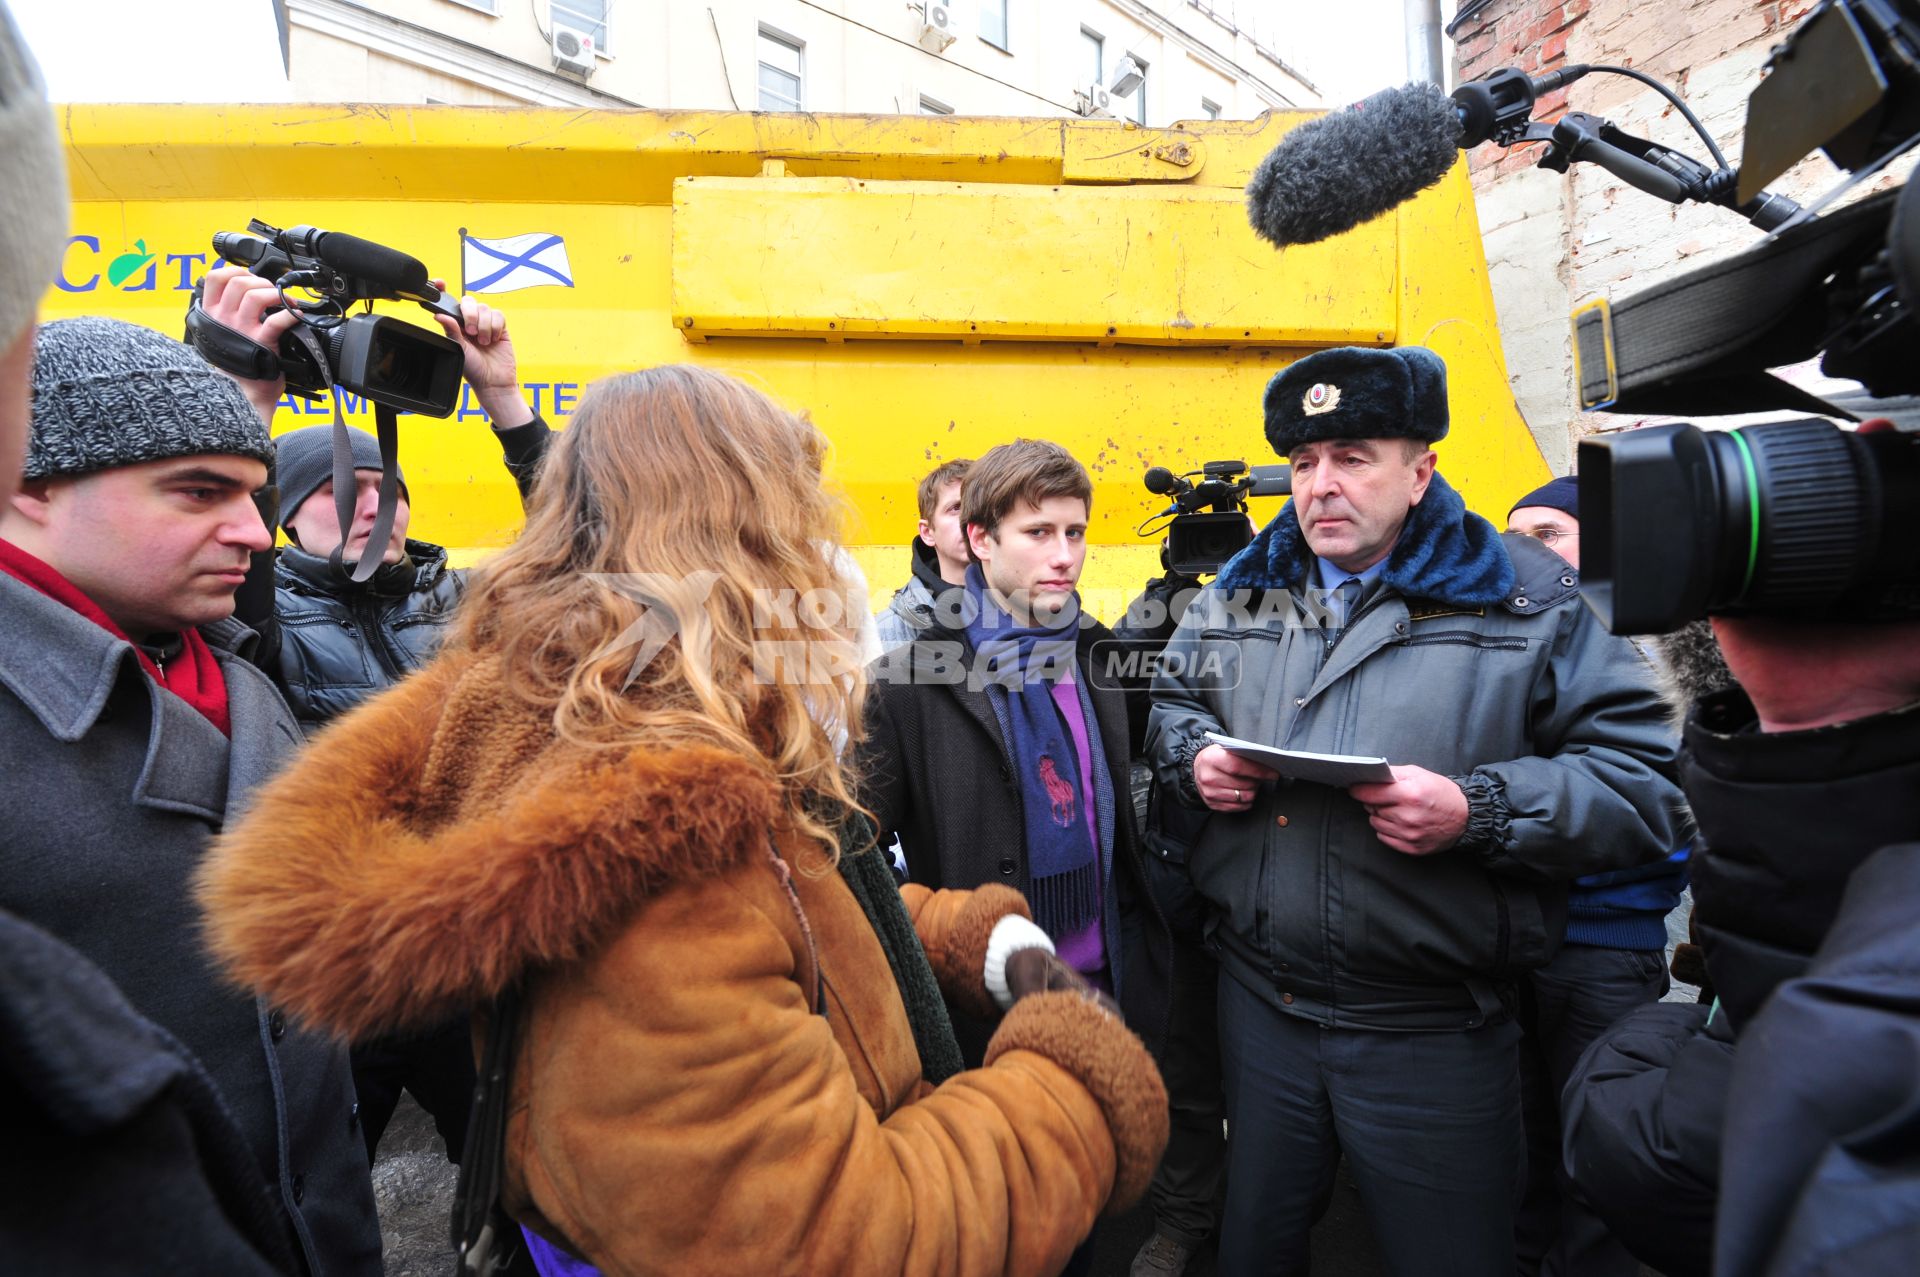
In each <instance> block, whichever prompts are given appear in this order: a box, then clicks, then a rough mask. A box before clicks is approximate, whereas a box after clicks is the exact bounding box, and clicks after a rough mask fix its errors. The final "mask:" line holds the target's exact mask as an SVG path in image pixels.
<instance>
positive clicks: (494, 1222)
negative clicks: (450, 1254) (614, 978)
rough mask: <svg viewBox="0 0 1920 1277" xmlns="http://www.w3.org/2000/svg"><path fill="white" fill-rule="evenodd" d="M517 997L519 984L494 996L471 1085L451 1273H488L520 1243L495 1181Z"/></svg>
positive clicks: (516, 1039) (503, 1143) (503, 1142)
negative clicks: (477, 1071) (484, 1047)
mask: <svg viewBox="0 0 1920 1277" xmlns="http://www.w3.org/2000/svg"><path fill="white" fill-rule="evenodd" d="M520 1002H521V992H520V986H519V985H512V986H510V987H509V988H508V989H507V990H506V991H505V992H503V993H502V994H501V995H500V996H499V997H498V998H496V999H495V1000H494V1004H493V1022H492V1024H491V1025H490V1026H489V1028H490V1029H491V1032H490V1033H489V1034H488V1037H487V1053H486V1057H485V1058H484V1059H483V1060H482V1061H481V1062H480V1076H479V1080H478V1082H476V1083H475V1085H474V1088H473V1109H472V1117H471V1119H470V1120H469V1121H468V1123H467V1145H466V1148H465V1150H464V1151H463V1152H462V1154H461V1157H460V1181H459V1186H458V1187H457V1188H456V1189H455V1190H454V1194H453V1250H454V1257H455V1265H454V1274H455V1277H492V1275H493V1274H494V1273H497V1272H499V1271H500V1269H501V1268H502V1267H504V1266H505V1264H506V1261H507V1259H508V1257H509V1256H511V1255H512V1253H513V1250H514V1247H516V1246H517V1245H519V1239H520V1232H519V1227H518V1226H517V1225H516V1224H514V1222H513V1221H512V1220H511V1219H508V1218H507V1216H506V1214H505V1213H504V1212H503V1211H501V1209H500V1183H501V1179H502V1178H503V1175H504V1172H505V1169H506V1161H507V1099H508V1093H509V1092H510V1091H511V1090H512V1089H513V1057H514V1052H515V1051H516V1050H517V1049H518V1047H519V1044H520V1020H521V1015H520Z"/></svg>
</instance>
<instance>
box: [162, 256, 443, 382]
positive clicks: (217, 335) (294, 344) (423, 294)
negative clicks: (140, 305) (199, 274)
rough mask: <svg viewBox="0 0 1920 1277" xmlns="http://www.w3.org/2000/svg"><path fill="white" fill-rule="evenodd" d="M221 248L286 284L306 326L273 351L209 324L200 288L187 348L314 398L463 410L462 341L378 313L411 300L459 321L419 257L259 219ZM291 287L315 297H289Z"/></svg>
mask: <svg viewBox="0 0 1920 1277" xmlns="http://www.w3.org/2000/svg"><path fill="white" fill-rule="evenodd" d="M213 251H214V252H216V253H218V254H219V255H220V257H221V258H222V259H223V260H225V261H227V262H230V263H232V264H233V265H235V266H244V267H246V268H247V269H248V270H250V271H252V272H253V273H254V274H256V275H258V276H260V277H261V278H262V279H266V280H270V281H272V282H273V283H275V284H277V285H279V287H280V296H281V301H282V302H283V303H285V306H286V308H287V309H289V310H293V311H295V312H297V313H298V314H299V315H300V323H299V324H298V325H296V326H295V327H294V328H292V329H291V330H289V331H288V332H287V333H286V334H285V335H284V336H282V337H281V339H280V347H279V349H278V350H277V351H273V350H268V349H266V348H265V347H263V346H260V345H258V344H256V343H254V342H251V341H248V340H247V339H246V338H244V337H242V336H241V335H240V334H238V333H236V332H234V331H233V330H231V329H229V328H227V327H225V326H223V325H221V324H217V323H215V322H214V321H213V320H211V319H209V318H208V317H207V314H206V312H205V311H204V310H202V309H201V308H200V290H199V289H198V288H196V289H194V294H193V301H192V302H191V303H190V304H189V305H188V308H187V342H188V344H189V345H191V346H193V347H194V348H195V349H197V350H199V352H200V353H201V355H203V356H204V357H205V358H206V359H207V361H208V362H209V363H211V364H213V365H214V366H216V367H218V368H223V369H225V370H226V371H228V372H230V373H232V374H233V375H234V376H236V377H242V378H246V379H249V380H258V381H272V380H274V379H275V378H278V377H282V376H284V377H285V378H286V380H287V389H288V390H289V391H291V392H292V393H294V394H297V395H301V396H304V397H306V398H309V399H318V398H320V397H322V396H324V395H325V394H326V393H327V391H328V389H329V388H331V387H338V388H339V389H341V390H344V391H348V392H350V393H352V394H356V395H361V396H364V397H365V398H367V399H370V400H372V401H373V402H374V403H375V404H382V405H386V406H388V407H390V408H393V409H396V410H398V411H401V412H414V413H419V414H421V415H423V416H428V417H445V416H447V415H449V414H451V413H452V412H453V410H454V408H455V407H456V406H457V405H458V403H459V399H460V376H461V372H462V368H463V362H464V360H463V356H462V353H461V350H460V346H459V343H457V342H454V341H452V340H449V339H448V338H447V337H446V336H445V335H444V334H442V333H439V332H434V331H430V330H428V329H425V328H421V327H418V326H416V325H413V324H407V323H403V322H401V321H400V320H397V319H394V318H392V317H390V316H387V315H375V314H372V313H371V303H373V302H376V301H411V302H416V303H418V304H419V305H420V306H422V307H424V308H425V309H427V310H430V311H433V312H435V313H436V314H441V315H446V316H447V317H449V318H451V319H453V320H455V321H458V320H459V318H460V304H459V302H458V301H456V300H455V299H453V298H451V297H449V296H447V295H446V294H445V293H443V292H441V291H440V290H439V289H437V288H435V287H434V286H433V285H432V284H431V283H429V282H428V281H427V268H426V267H425V266H424V265H422V264H421V263H420V261H419V260H418V259H416V258H412V257H409V256H407V255H406V254H405V253H400V252H396V251H394V250H393V249H391V248H387V247H386V246H384V245H381V244H375V243H373V242H372V241H370V240H364V239H359V238H356V237H355V236H352V235H343V234H341V233H340V232H338V231H323V230H318V229H316V228H314V227H312V226H296V227H293V228H292V229H291V230H284V231H283V230H280V229H278V228H277V227H273V226H269V225H267V224H266V223H265V222H262V221H260V220H259V219H257V218H256V219H254V220H253V221H250V222H249V223H247V233H244V234H243V233H239V232H234V231H221V232H220V233H219V234H217V235H215V236H214V237H213ZM292 289H300V290H303V291H305V292H306V293H307V294H308V297H307V298H305V299H301V298H295V297H289V296H288V292H289V290H292ZM355 302H366V303H368V304H369V312H368V313H365V314H359V315H349V314H347V308H348V307H349V306H351V305H353V304H354V303H355ZM270 313H271V312H270Z"/></svg>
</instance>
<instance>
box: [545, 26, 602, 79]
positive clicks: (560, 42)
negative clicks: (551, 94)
mask: <svg viewBox="0 0 1920 1277" xmlns="http://www.w3.org/2000/svg"><path fill="white" fill-rule="evenodd" d="M548 39H550V40H551V41H552V42H553V65H554V67H555V68H556V69H558V70H561V71H572V72H573V73H574V74H576V75H592V74H593V69H594V60H593V35H592V33H590V32H586V31H576V30H574V29H573V28H572V27H563V26H561V25H560V24H558V23H555V24H554V27H553V32H552V34H551V35H550V36H549V37H548Z"/></svg>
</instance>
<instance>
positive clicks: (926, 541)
mask: <svg viewBox="0 0 1920 1277" xmlns="http://www.w3.org/2000/svg"><path fill="white" fill-rule="evenodd" d="M920 542H921V544H922V545H925V546H926V547H927V548H928V549H929V550H931V549H932V548H933V525H932V524H931V523H928V522H927V521H926V520H925V519H922V520H920Z"/></svg>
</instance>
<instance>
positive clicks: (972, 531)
mask: <svg viewBox="0 0 1920 1277" xmlns="http://www.w3.org/2000/svg"><path fill="white" fill-rule="evenodd" d="M967 548H968V549H969V550H971V551H973V557H974V559H975V560H976V561H978V562H981V563H987V562H990V561H991V560H992V558H993V550H994V540H993V533H991V532H989V531H987V525H986V524H984V523H969V524H968V525H967Z"/></svg>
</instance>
